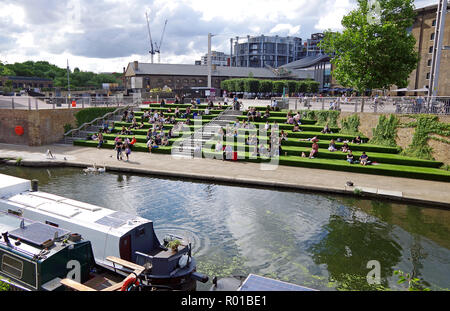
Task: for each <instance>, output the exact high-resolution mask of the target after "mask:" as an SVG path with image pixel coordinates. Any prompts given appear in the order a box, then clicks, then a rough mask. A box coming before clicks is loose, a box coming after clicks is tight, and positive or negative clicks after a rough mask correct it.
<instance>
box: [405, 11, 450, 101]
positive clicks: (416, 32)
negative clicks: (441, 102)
mask: <svg viewBox="0 0 450 311" xmlns="http://www.w3.org/2000/svg"><path fill="white" fill-rule="evenodd" d="M436 11H437V5H431V6H427V7H424V8H420V9H417V10H416V12H417V17H416V20H415V21H414V24H413V27H412V30H411V32H412V34H413V36H414V38H416V41H417V42H416V49H417V51H418V52H419V56H420V61H419V63H418V65H417V69H415V70H414V71H413V72H412V73H411V75H410V77H409V85H408V89H409V90H417V89H422V88H424V87H428V86H429V83H430V72H431V58H432V49H433V44H434V41H433V40H434V36H435V30H436V17H437V15H436ZM442 45H443V46H450V14H448V12H447V16H446V20H445V27H444V37H443V44H442ZM438 96H450V51H449V50H444V51H442V54H441V65H440V72H439V86H438Z"/></svg>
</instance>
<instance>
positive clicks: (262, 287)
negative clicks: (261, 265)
mask: <svg viewBox="0 0 450 311" xmlns="http://www.w3.org/2000/svg"><path fill="white" fill-rule="evenodd" d="M239 290H240V291H314V289H311V288H307V287H303V286H300V285H296V284H291V283H287V282H283V281H278V280H274V279H269V278H266V277H263V276H259V275H255V274H250V275H249V276H248V277H247V279H246V280H245V281H244V282H243V283H242V286H241V287H240V288H239Z"/></svg>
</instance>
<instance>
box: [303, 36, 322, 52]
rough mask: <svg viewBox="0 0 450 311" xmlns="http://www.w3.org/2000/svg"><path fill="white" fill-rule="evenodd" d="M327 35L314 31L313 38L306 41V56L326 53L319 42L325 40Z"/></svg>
mask: <svg viewBox="0 0 450 311" xmlns="http://www.w3.org/2000/svg"><path fill="white" fill-rule="evenodd" d="M324 37H325V35H324V34H323V33H313V34H312V35H311V38H309V39H307V40H306V42H305V50H304V56H317V55H322V54H324V52H323V50H322V49H321V48H320V47H319V43H320V42H321V41H322V40H323V38H324Z"/></svg>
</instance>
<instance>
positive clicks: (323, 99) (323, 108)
mask: <svg viewBox="0 0 450 311" xmlns="http://www.w3.org/2000/svg"><path fill="white" fill-rule="evenodd" d="M322 110H325V98H322Z"/></svg>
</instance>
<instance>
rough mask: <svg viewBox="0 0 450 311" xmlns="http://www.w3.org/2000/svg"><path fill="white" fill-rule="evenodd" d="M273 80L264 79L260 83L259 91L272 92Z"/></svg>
mask: <svg viewBox="0 0 450 311" xmlns="http://www.w3.org/2000/svg"><path fill="white" fill-rule="evenodd" d="M272 83H273V81H272V80H262V81H261V83H260V84H259V91H260V92H261V93H271V92H272Z"/></svg>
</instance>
